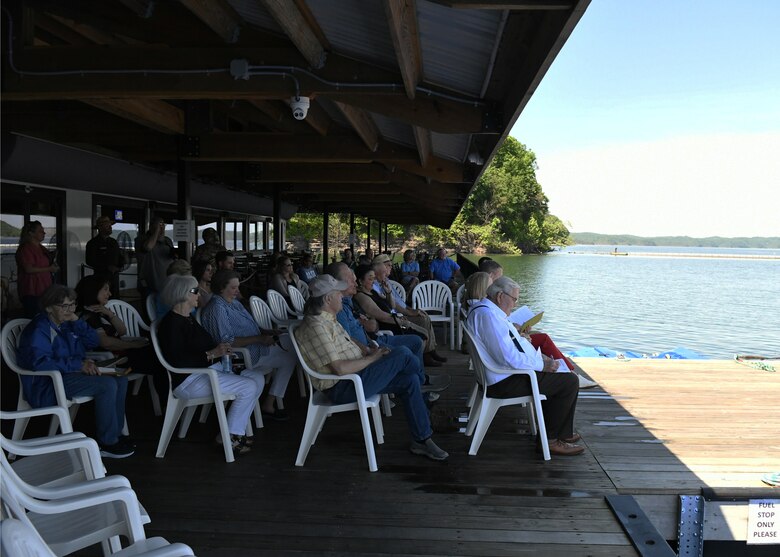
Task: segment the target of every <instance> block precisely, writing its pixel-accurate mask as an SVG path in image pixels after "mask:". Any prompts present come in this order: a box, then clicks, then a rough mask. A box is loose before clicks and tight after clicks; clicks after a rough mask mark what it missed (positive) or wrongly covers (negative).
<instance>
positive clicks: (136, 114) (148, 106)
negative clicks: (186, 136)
mask: <svg viewBox="0 0 780 557" xmlns="http://www.w3.org/2000/svg"><path fill="white" fill-rule="evenodd" d="M84 102H85V103H86V104H88V105H90V106H94V107H95V108H99V109H100V110H105V111H106V112H110V113H111V114H114V115H115V116H119V117H120V118H124V119H125V120H130V121H131V122H134V123H136V124H141V125H142V126H147V127H149V128H152V129H153V130H157V131H159V132H162V133H167V134H183V133H184V111H183V110H180V109H178V108H176V107H175V106H173V105H171V104H168V103H167V102H165V101H158V100H155V99H104V100H94V101H84Z"/></svg>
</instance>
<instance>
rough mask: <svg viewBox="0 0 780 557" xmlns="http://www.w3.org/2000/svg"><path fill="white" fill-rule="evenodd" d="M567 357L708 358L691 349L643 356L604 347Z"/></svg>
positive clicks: (582, 350) (575, 352)
mask: <svg viewBox="0 0 780 557" xmlns="http://www.w3.org/2000/svg"><path fill="white" fill-rule="evenodd" d="M566 355H567V356H571V357H573V358H652V359H660V360H706V359H708V358H707V356H703V355H701V354H699V353H698V352H696V351H695V350H690V349H689V348H684V347H679V348H675V349H674V350H668V351H666V352H661V353H660V354H641V353H639V352H632V351H631V350H625V351H623V352H618V351H615V350H611V349H609V348H605V347H603V346H590V347H585V348H578V349H577V350H572V351H570V352H567V353H566Z"/></svg>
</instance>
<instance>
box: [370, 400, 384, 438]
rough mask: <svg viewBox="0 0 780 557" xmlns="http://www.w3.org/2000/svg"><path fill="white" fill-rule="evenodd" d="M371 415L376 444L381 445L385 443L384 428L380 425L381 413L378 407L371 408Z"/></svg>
mask: <svg viewBox="0 0 780 557" xmlns="http://www.w3.org/2000/svg"><path fill="white" fill-rule="evenodd" d="M371 414H372V415H373V418H374V432H375V433H376V443H377V445H381V444H382V443H384V442H385V427H384V425H383V424H382V412H381V411H380V410H379V406H374V407H372V408H371Z"/></svg>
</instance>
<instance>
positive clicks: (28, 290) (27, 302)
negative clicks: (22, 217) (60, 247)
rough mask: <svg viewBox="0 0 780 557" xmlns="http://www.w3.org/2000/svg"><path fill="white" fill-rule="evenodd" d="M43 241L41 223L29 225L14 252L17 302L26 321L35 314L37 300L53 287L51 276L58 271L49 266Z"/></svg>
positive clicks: (53, 266)
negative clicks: (17, 276) (19, 303)
mask: <svg viewBox="0 0 780 557" xmlns="http://www.w3.org/2000/svg"><path fill="white" fill-rule="evenodd" d="M45 237H46V232H45V231H44V230H43V225H42V224H41V223H40V221H37V220H34V221H31V222H29V223H27V224H26V225H24V227H23V228H22V233H21V236H20V237H19V247H18V248H17V250H16V266H17V268H18V273H19V280H18V282H17V288H18V291H19V299H20V301H21V302H22V307H24V314H25V317H29V318H33V317H35V314H36V313H38V298H40V296H41V294H43V293H44V291H45V290H46V289H47V288H49V287H50V286H51V285H52V282H53V281H52V276H51V275H52V273H56V272H57V271H58V270H59V266H58V265H57V264H56V263H52V262H51V259H50V257H49V251H48V250H47V249H46V248H45V247H43V244H42V242H43V239H44V238H45Z"/></svg>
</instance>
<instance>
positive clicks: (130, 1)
mask: <svg viewBox="0 0 780 557" xmlns="http://www.w3.org/2000/svg"><path fill="white" fill-rule="evenodd" d="M119 2H120V3H121V4H122V5H123V6H124V7H126V8H127V9H128V10H131V11H132V12H133V13H135V15H137V16H139V17H142V18H144V19H148V18H150V17H152V13H153V12H154V0H119Z"/></svg>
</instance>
